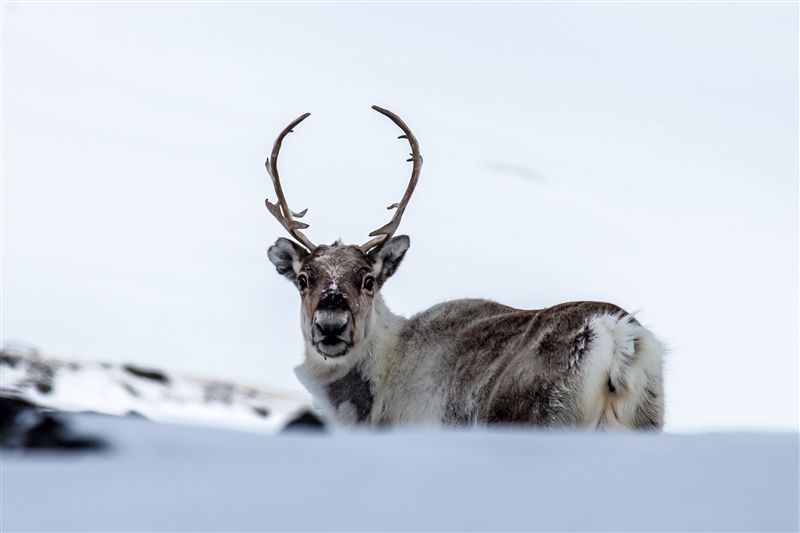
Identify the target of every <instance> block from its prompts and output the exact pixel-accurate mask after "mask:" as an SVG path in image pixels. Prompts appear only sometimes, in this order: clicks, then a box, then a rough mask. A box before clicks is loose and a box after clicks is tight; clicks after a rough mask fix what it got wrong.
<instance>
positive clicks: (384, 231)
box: [361, 105, 422, 253]
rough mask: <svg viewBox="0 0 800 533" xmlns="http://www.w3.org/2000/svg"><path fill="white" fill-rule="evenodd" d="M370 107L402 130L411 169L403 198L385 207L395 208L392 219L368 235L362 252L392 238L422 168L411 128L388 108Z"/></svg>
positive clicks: (417, 144) (362, 246)
mask: <svg viewBox="0 0 800 533" xmlns="http://www.w3.org/2000/svg"><path fill="white" fill-rule="evenodd" d="M372 109H374V110H375V111H377V112H378V113H380V114H382V115H385V116H387V117H389V118H390V119H392V122H394V123H395V124H397V125H398V126H399V127H400V129H401V130H403V135H400V136H399V137H398V139H408V144H410V145H411V153H410V154H409V155H410V156H411V157H410V158H409V159H407V161H412V162H413V167H412V169H411V179H410V180H409V182H408V187H406V192H405V194H403V199H402V200H400V203H395V204H392V205H390V206H389V207H387V208H386V209H397V211H395V213H394V216H393V217H392V220H390V221H389V222H388V223H387V224H386V225H384V226H381V227H380V228H378V229H376V230H375V231H373V232H372V233H370V234H369V236H370V237H375V238H374V239H370V240H369V241H367V242H365V243H364V244H362V245H361V250H363V252H364V253H367V252H369V251H370V250H372V249H373V248H375V247H380V246H383V245H384V244H385V243H386V242H387V241H388V240H389V239H391V238H392V236H393V235H394V232H395V231H397V227H398V226H399V225H400V220H401V219H402V218H403V212H404V211H405V210H406V205H408V201H409V200H410V199H411V195H412V194H414V188H415V187H416V186H417V180H419V171H420V169H422V156H421V155H420V153H419V143H418V142H417V138H416V137H414V134H413V133H411V129H410V128H409V127H408V126H407V125H406V123H405V122H403V120H402V119H401V118H400V117H398V116H397V115H395V114H394V113H392V112H391V111H389V110H388V109H383V108H382V107H378V106H376V105H374V106H372Z"/></svg>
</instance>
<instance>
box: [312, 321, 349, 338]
mask: <svg viewBox="0 0 800 533" xmlns="http://www.w3.org/2000/svg"><path fill="white" fill-rule="evenodd" d="M314 329H316V330H317V332H318V333H319V334H320V335H322V337H337V338H338V337H339V336H340V335H343V334H344V333H345V330H346V329H347V317H346V316H345V317H344V320H341V319H337V320H319V319H317V321H316V322H314Z"/></svg>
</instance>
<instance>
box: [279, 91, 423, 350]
mask: <svg viewBox="0 0 800 533" xmlns="http://www.w3.org/2000/svg"><path fill="white" fill-rule="evenodd" d="M372 108H373V109H375V110H376V111H378V112H379V113H382V114H383V115H386V116H387V117H389V118H390V119H392V121H394V123H395V124H397V125H398V126H399V127H400V129H402V130H403V135H401V136H400V138H401V139H408V142H409V144H410V145H411V158H410V159H409V160H408V161H411V162H413V170H412V172H411V180H410V181H409V184H408V187H407V188H406V192H405V194H404V195H403V198H402V200H401V201H400V203H396V204H392V205H390V206H389V207H388V209H396V211H395V214H394V216H393V217H392V219H391V220H390V221H389V222H388V223H387V224H386V225H384V226H382V227H380V228H378V229H376V230H375V231H373V232H372V233H370V234H369V235H370V237H372V239H370V240H369V241H367V242H366V243H364V244H362V245H361V246H354V245H345V244H342V243H340V242H335V243H333V244H332V245H330V246H327V245H320V246H316V245H314V244H313V243H312V242H311V241H310V240H309V239H308V238H307V237H306V236H305V235H304V234H303V233H302V232H301V230H303V229H305V228H307V227H308V224H305V223H303V222H300V221H298V220H296V219H297V218H302V217H303V216H305V214H306V212H307V211H308V209H304V210H303V211H301V212H299V213H295V212H293V211H291V210H290V209H289V206H288V204H287V202H286V197H285V196H284V194H283V188H282V187H281V182H280V178H279V176H278V167H277V162H278V153H279V152H280V148H281V143H282V141H283V138H284V137H285V136H286V135H287V134H288V133H289V132H291V131H292V129H293V128H294V127H295V126H297V125H298V124H299V123H300V122H302V121H303V120H305V119H306V118H307V117H308V116H309V113H306V114H304V115H301V116H300V117H298V118H297V119H295V120H294V121H293V122H292V123H291V124H289V125H288V126H287V127H286V128H285V129H284V130H283V131H282V132H281V133H280V134H279V135H278V138H277V139H276V140H275V144H274V145H273V148H272V155H271V156H270V158H269V159H267V162H266V167H267V172H268V173H269V175H270V177H271V178H272V184H273V186H274V187H275V194H276V195H277V197H278V201H277V202H276V203H274V204H273V203H271V202H270V201H269V200H267V201H266V204H267V209H268V210H269V212H270V213H271V214H272V215H273V216H274V217H275V218H276V219H278V222H280V223H281V225H282V226H283V227H284V228H286V230H287V231H288V232H289V234H290V235H291V236H292V237H294V239H295V240H296V241H297V242H294V241H291V240H289V239H285V238H280V239H278V240H277V241H276V242H275V244H274V245H273V246H271V247H270V248H269V252H268V255H269V259H270V261H272V263H273V264H274V265H275V268H277V270H278V273H279V274H281V275H283V276H285V277H286V278H288V279H289V280H290V281H291V282H292V283H294V284H295V286H296V287H297V289H298V291H300V298H301V309H302V312H301V321H302V328H303V334H304V336H305V339H306V342H307V344H308V345H309V346H311V347H313V349H314V350H315V351H316V352H317V353H318V354H319V355H321V356H322V357H324V358H328V357H341V356H344V355H346V354H347V353H348V352H349V351H350V350H351V349H352V348H353V347H354V346H357V345H358V344H359V342H361V341H362V340H364V339H365V338H366V337H367V336H368V335H369V332H370V327H371V324H372V323H373V303H374V301H375V298H376V296H377V295H378V292H379V291H380V289H381V287H382V286H383V284H384V283H385V282H386V280H387V279H389V277H390V276H391V275H392V274H394V272H395V270H396V269H397V267H398V266H399V265H400V262H401V261H402V260H403V256H404V255H405V253H406V250H407V249H408V246H409V244H410V240H409V238H408V237H407V236H405V235H399V236H397V237H394V233H395V231H396V230H397V227H398V226H399V224H400V220H401V219H402V217H403V213H404V211H405V208H406V205H407V204H408V201H409V199H410V198H411V195H412V193H413V192H414V188H415V187H416V185H417V180H418V179H419V172H420V168H421V167H422V156H420V154H419V144H418V143H417V140H416V138H415V137H414V135H413V134H412V133H411V130H410V129H409V128H408V126H406V124H405V123H404V122H403V121H402V120H401V119H400V117H398V116H397V115H395V114H394V113H392V112H391V111H388V110H386V109H382V108H380V107H377V106H372Z"/></svg>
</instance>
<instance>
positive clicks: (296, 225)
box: [264, 113, 316, 252]
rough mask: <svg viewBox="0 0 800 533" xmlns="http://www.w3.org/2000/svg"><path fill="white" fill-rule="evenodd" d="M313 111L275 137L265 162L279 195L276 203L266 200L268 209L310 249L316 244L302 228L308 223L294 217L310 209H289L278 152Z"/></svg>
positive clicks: (293, 122) (292, 234)
mask: <svg viewBox="0 0 800 533" xmlns="http://www.w3.org/2000/svg"><path fill="white" fill-rule="evenodd" d="M310 115H311V113H304V114H302V115H300V116H299V117H297V118H296V119H294V120H293V121H292V122H291V124H289V125H288V126H286V127H285V128H284V129H283V131H282V132H281V133H280V134H279V135H278V138H277V139H275V144H273V145H272V155H270V157H268V158H267V160H266V161H265V162H264V166H266V167H267V173H268V174H269V177H270V178H272V186H273V187H274V188H275V194H276V195H277V196H278V201H277V202H276V203H274V204H273V203H271V202H270V201H269V198H267V199H266V200H265V203H266V204H267V210H269V212H270V213H272V216H274V217H275V218H277V219H278V222H280V223H281V225H282V226H283V227H284V228H286V231H288V232H289V235H291V236H292V237H294V238H295V239H296V240H297V241H298V242H299V243H300V244H302V245H303V246H305V247H306V248H308V251H309V252H310V251H312V250H314V248H316V246H315V245H314V243H312V242H311V241H310V240H308V237H306V236H305V235H303V232H301V231H300V230H301V229H306V228H307V227H308V224H306V223H304V222H299V221H297V220H295V219H294V217H297V218H302V217H303V216H305V214H306V213H307V212H308V209H303V210H302V211H300V212H299V213H295V212H293V211H292V210H291V209H289V205H288V204H287V203H286V197H285V196H284V195H283V187H281V179H280V176H279V175H278V153H279V152H280V151H281V143H282V142H283V138H284V137H286V135H288V134H289V133H291V132H292V131H293V129H294V127H295V126H297V125H298V124H300V123H301V122H303V121H304V120H305V119H307V118H308V117H309V116H310Z"/></svg>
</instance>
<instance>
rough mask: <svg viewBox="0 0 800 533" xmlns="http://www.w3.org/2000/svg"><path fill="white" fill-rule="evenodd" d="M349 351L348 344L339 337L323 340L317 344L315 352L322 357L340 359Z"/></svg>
mask: <svg viewBox="0 0 800 533" xmlns="http://www.w3.org/2000/svg"><path fill="white" fill-rule="evenodd" d="M349 349H350V344H349V343H347V342H345V341H343V340H342V339H340V338H339V337H332V338H325V339H322V340H321V341H319V342H318V343H317V352H318V353H319V354H320V355H321V356H322V357H341V356H342V355H344V354H346V353H347V351H348V350H349Z"/></svg>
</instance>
